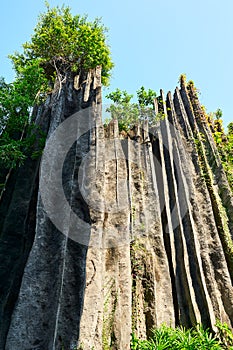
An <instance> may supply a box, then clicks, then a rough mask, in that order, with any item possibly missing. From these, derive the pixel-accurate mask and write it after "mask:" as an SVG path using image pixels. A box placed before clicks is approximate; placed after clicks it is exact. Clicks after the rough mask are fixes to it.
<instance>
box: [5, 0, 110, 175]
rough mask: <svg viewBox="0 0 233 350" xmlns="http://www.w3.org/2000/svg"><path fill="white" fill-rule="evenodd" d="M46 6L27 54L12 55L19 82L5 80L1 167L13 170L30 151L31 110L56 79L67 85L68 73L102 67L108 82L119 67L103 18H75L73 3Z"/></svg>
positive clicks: (104, 81) (103, 74)
mask: <svg viewBox="0 0 233 350" xmlns="http://www.w3.org/2000/svg"><path fill="white" fill-rule="evenodd" d="M46 6H47V11H46V12H45V13H43V14H41V15H40V17H39V21H38V24H37V25H36V27H35V30H34V34H33V35H32V38H31V41H30V42H27V43H25V44H23V52H22V53H15V54H14V55H10V56H9V57H10V58H11V60H12V63H13V67H14V70H15V72H16V78H15V80H14V81H13V82H12V83H11V84H6V83H5V81H4V79H3V78H2V79H0V135H1V139H0V165H1V167H5V168H8V169H11V168H13V167H16V166H17V165H18V164H21V163H22V162H23V161H24V160H25V158H26V157H27V156H28V155H30V148H31V145H32V142H33V135H32V134H31V133H30V132H29V129H30V127H31V126H32V123H31V111H32V108H33V106H34V105H35V104H38V103H40V102H41V100H44V99H45V98H46V96H47V94H48V93H49V92H51V90H52V89H53V84H54V81H55V78H56V77H57V78H58V79H59V81H60V83H61V84H62V83H63V82H65V80H66V76H67V74H73V75H75V74H78V73H79V72H80V70H84V71H88V70H89V69H93V68H95V67H96V66H99V65H100V66H102V82H103V84H105V85H106V84H107V83H108V80H109V77H110V71H111V69H112V67H113V63H112V60H111V56H110V49H109V47H108V45H107V42H106V41H107V40H106V28H105V27H104V26H103V25H102V24H101V21H100V20H99V19H96V20H94V21H93V22H90V21H88V19H87V17H86V16H84V17H82V16H80V15H74V16H73V15H72V14H71V10H70V8H69V7H65V6H62V7H61V8H59V7H54V8H50V6H49V4H48V3H46ZM29 126H30V127H29ZM26 134H27V137H25V135H26Z"/></svg>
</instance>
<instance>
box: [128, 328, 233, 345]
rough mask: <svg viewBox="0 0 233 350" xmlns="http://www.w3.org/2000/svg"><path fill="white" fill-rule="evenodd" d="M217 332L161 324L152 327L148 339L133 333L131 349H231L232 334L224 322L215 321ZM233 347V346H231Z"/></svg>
mask: <svg viewBox="0 0 233 350" xmlns="http://www.w3.org/2000/svg"><path fill="white" fill-rule="evenodd" d="M216 326H217V327H218V329H219V333H218V334H216V335H214V334H213V333H212V332H211V331H210V330H208V329H204V328H203V326H201V325H197V326H196V327H194V328H191V329H186V328H184V327H176V328H172V327H168V326H166V325H165V324H163V325H162V326H161V327H159V328H158V329H154V330H153V332H152V336H151V338H150V339H148V340H139V339H138V338H137V337H136V336H135V335H134V334H133V335H132V340H131V350H185V349H189V350H200V349H202V350H205V349H206V350H221V349H231V347H230V346H231V345H232V344H233V343H232V341H233V335H232V333H231V331H230V329H229V328H228V326H227V325H226V324H223V325H222V324H221V323H219V322H218V323H217V325H216ZM232 349H233V348H232Z"/></svg>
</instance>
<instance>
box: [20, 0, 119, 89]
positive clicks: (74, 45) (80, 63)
mask: <svg viewBox="0 0 233 350" xmlns="http://www.w3.org/2000/svg"><path fill="white" fill-rule="evenodd" d="M46 6H47V12H45V13H43V14H41V15H40V17H39V21H38V24H37V26H36V28H35V30H34V34H33V36H32V38H31V41H30V42H27V43H25V44H24V45H23V47H24V60H31V59H39V61H40V65H41V66H42V67H43V68H44V70H45V72H46V73H47V75H48V76H49V77H53V75H54V74H58V73H60V74H65V73H66V72H67V71H74V72H76V71H78V70H79V69H80V68H82V69H84V70H89V69H91V68H95V67H97V66H102V82H103V84H104V85H105V84H107V83H108V79H109V76H110V71H111V69H112V68H113V62H112V60H111V56H110V49H109V47H108V45H107V43H106V31H107V29H106V28H105V27H104V26H103V25H102V24H101V20H100V19H98V18H97V19H95V20H94V21H93V22H90V21H88V19H87V17H86V16H83V17H82V16H80V15H75V16H73V15H72V14H71V10H70V8H69V7H65V6H62V7H61V8H59V7H54V8H50V6H49V4H48V3H46ZM16 57H17V55H16Z"/></svg>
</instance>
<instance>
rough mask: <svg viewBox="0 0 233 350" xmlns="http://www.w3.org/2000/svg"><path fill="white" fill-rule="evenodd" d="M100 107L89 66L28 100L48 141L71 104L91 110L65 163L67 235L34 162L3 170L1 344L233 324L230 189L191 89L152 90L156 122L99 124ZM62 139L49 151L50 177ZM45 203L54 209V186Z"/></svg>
mask: <svg viewBox="0 0 233 350" xmlns="http://www.w3.org/2000/svg"><path fill="white" fill-rule="evenodd" d="M90 107H91V108H90ZM101 108H102V106H101V71H100V68H97V69H96V70H93V71H90V72H89V73H86V74H84V73H80V74H79V76H76V77H74V76H71V77H70V79H68V80H67V82H66V83H65V84H64V85H63V87H62V89H61V91H60V94H59V96H58V95H57V94H56V93H53V94H52V95H51V96H50V97H49V98H48V100H47V101H46V103H45V104H44V105H43V106H41V107H39V108H38V109H37V112H35V120H36V123H38V124H39V125H41V126H42V128H43V130H44V131H45V132H46V133H47V134H48V140H47V142H49V137H52V135H53V131H55V130H57V129H58V126H59V125H61V124H62V122H63V121H66V120H68V119H69V117H70V116H72V115H73V114H74V113H76V112H83V111H86V112H87V111H88V112H87V118H86V119H87V120H86V122H87V124H86V125H88V127H87V128H86V129H85V128H84V126H83V125H82V123H81V117H80V118H79V119H77V121H76V124H75V132H76V134H77V138H78V135H81V136H80V137H79V138H78V140H74V142H73V145H72V146H71V147H70V149H69V150H68V152H67V154H66V157H65V161H64V164H63V165H62V186H63V191H64V195H65V197H66V199H67V202H68V203H69V206H70V211H69V215H65V213H64V217H62V218H60V221H59V222H62V227H63V228H64V232H66V233H67V235H66V234H62V232H60V230H59V229H58V228H56V227H55V225H54V224H53V220H52V219H51V217H50V216H49V215H48V212H47V211H46V208H45V204H44V202H43V198H42V195H41V191H39V190H38V177H39V160H38V161H32V160H30V159H29V160H27V162H26V163H25V165H24V166H22V167H21V168H19V169H17V170H16V171H14V172H12V173H11V175H10V177H9V179H8V185H7V187H6V191H5V192H4V193H3V196H2V199H1V202H0V213H2V217H1V219H0V227H1V236H0V267H1V272H0V277H1V279H0V281H1V282H0V291H1V300H0V320H1V321H0V334H1V335H0V350H5V349H7V350H13V349H17V348H19V349H24V350H30V349H37V350H45V349H48V350H54V349H56V350H62V349H65V350H71V349H74V348H76V347H78V348H79V349H84V350H92V349H95V350H103V349H104V350H107V349H115V350H127V349H128V350H129V349H130V338H131V334H132V333H135V334H136V335H137V336H139V337H142V338H146V337H148V336H149V335H150V332H151V328H153V327H157V326H159V325H161V324H162V323H164V322H165V323H167V324H168V325H171V326H175V325H179V324H180V325H183V326H186V327H190V326H192V325H195V324H196V323H203V324H204V326H205V327H211V328H212V329H214V328H215V324H216V320H217V319H219V320H220V321H221V322H227V324H228V325H230V326H233V291H232V278H233V253H232V250H231V249H232V248H231V247H232V236H233V221H232V220H233V197H232V193H231V191H230V188H229V185H228V182H227V178H226V175H225V173H224V170H223V168H222V165H221V162H220V158H219V155H218V151H217V148H216V146H215V144H214V141H213V138H212V135H211V131H210V129H209V126H208V125H207V123H206V122H205V120H204V116H203V112H202V109H201V106H200V103H199V101H198V98H197V96H196V94H195V91H194V90H192V87H189V88H187V87H186V86H185V85H184V84H183V83H182V84H181V88H180V89H179V88H176V89H175V92H174V95H172V94H171V92H169V93H168V94H167V96H165V95H164V93H163V91H162V90H161V91H160V96H159V97H158V98H157V99H155V112H156V114H157V116H158V117H159V116H160V120H159V121H158V123H157V124H156V125H155V126H153V127H149V125H148V122H147V121H145V122H144V123H142V124H138V125H135V127H134V128H133V129H132V130H130V131H128V133H127V132H121V131H119V127H118V122H117V120H112V121H111V122H110V123H109V125H108V126H104V125H103V123H102V120H101ZM88 123H89V124H88ZM83 130H84V131H83ZM61 151H62V150H61V149H60V148H58V149H55V150H54V152H53V154H52V156H51V159H50V162H51V164H52V165H53V166H52V167H51V169H52V170H51V172H50V173H48V174H47V177H48V181H50V182H51V183H53V182H54V183H56V181H55V179H54V178H53V176H54V172H53V168H54V169H56V167H58V165H57V164H58V159H59V154H60V153H61ZM55 189H56V188H55ZM40 190H41V189H40ZM51 203H52V206H54V207H55V208H57V210H58V212H59V213H63V211H62V210H63V203H61V202H60V201H57V197H56V191H54V194H52V198H51ZM4 204H5V206H4ZM74 214H75V215H76V217H78V218H79V219H81V220H82V222H83V223H84V225H83V227H82V225H80V224H77V225H76V226H75V224H74V223H73V221H72V217H73V216H72V215H74ZM85 225H86V226H85ZM84 226H85V227H88V228H87V229H86V228H84ZM82 234H83V235H85V237H86V241H79V238H80V237H82ZM84 243H85V244H84Z"/></svg>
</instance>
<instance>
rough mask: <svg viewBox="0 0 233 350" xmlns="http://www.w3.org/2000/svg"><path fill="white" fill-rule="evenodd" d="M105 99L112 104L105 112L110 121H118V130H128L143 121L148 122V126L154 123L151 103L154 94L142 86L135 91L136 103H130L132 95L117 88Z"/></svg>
mask: <svg viewBox="0 0 233 350" xmlns="http://www.w3.org/2000/svg"><path fill="white" fill-rule="evenodd" d="M106 97H107V98H108V99H110V100H112V101H113V102H114V103H113V104H111V105H110V107H109V108H108V109H107V111H108V112H110V113H111V118H112V119H118V123H119V129H120V130H128V129H130V128H131V127H132V126H133V125H135V124H136V123H138V122H142V121H144V120H148V122H149V124H150V125H152V124H154V123H155V120H156V119H155V113H154V108H153V103H154V98H155V97H156V93H155V92H154V91H153V90H151V89H149V90H148V91H146V89H145V88H144V86H142V87H141V88H140V89H139V90H137V98H138V103H133V102H131V100H132V98H133V95H130V94H128V93H127V91H125V90H123V91H121V90H120V89H118V88H117V89H116V90H115V91H113V92H111V93H110V94H108V95H107V96H106Z"/></svg>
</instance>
